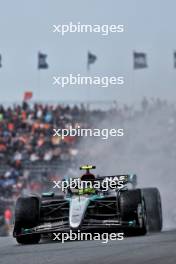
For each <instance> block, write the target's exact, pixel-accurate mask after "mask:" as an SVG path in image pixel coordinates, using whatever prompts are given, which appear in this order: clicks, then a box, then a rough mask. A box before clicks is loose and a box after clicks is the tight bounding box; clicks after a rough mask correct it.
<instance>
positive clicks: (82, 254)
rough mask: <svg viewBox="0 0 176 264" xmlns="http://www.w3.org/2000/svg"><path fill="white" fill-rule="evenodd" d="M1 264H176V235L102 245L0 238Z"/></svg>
mask: <svg viewBox="0 0 176 264" xmlns="http://www.w3.org/2000/svg"><path fill="white" fill-rule="evenodd" d="M0 263H1V264H29V263H30V264H48V263H51V264H70V263H74V264H92V263H95V264H104V263H106V264H115V263H117V264H139V263H140V264H141V263H142V264H148V263H150V264H171V263H173V264H176V231H167V232H162V233H160V234H151V235H147V236H144V237H129V238H125V239H124V240H123V241H111V242H108V243H107V244H102V243H101V242H99V241H79V242H66V243H64V244H62V243H59V242H56V243H54V242H48V241H47V242H43V243H42V242H41V243H40V244H38V245H26V246H20V245H17V244H16V242H15V240H14V239H12V238H10V237H8V238H7V237H1V238H0Z"/></svg>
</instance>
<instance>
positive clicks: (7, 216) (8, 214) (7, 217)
mask: <svg viewBox="0 0 176 264" xmlns="http://www.w3.org/2000/svg"><path fill="white" fill-rule="evenodd" d="M4 220H5V224H6V225H10V223H11V220H12V211H11V210H10V209H9V208H7V209H6V210H5V211H4Z"/></svg>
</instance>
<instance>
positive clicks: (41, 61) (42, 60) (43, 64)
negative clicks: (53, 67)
mask: <svg viewBox="0 0 176 264" xmlns="http://www.w3.org/2000/svg"><path fill="white" fill-rule="evenodd" d="M46 58H47V54H43V53H40V52H39V53H38V69H39V70H40V69H48V63H47V61H46Z"/></svg>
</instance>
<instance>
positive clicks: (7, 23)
mask: <svg viewBox="0 0 176 264" xmlns="http://www.w3.org/2000/svg"><path fill="white" fill-rule="evenodd" d="M175 11H176V1H174V0H167V1H166V0H162V1H161V0H155V1H153V0H145V1H144V0H123V1H122V0H121V1H118V0H108V1H105V0H89V1H88V0H70V1H68V0H63V1H61V0H37V1H36V0H30V1H26V0H15V1H12V0H11V1H10V0H6V1H2V0H0V53H1V54H2V65H3V67H2V68H1V69H0V92H1V97H0V101H1V102H5V101H20V100H21V99H22V95H23V93H24V91H26V90H29V91H33V93H34V99H35V100H44V101H47V100H51V101H52V100H54V101H57V102H59V101H63V100H64V101H70V100H75V101H84V100H90V101H92V100H102V101H104V100H110V101H111V100H118V101H120V102H136V101H139V100H140V99H141V98H142V97H143V96H147V97H160V98H167V99H170V100H174V99H175V98H176V69H174V68H173V52H174V50H176V15H175ZM70 21H72V22H75V23H77V22H81V23H82V24H109V25H111V24H124V25H125V33H113V34H111V35H110V36H109V37H102V36H101V35H100V34H66V35H65V36H64V37H61V36H60V37H59V36H58V35H57V34H53V33H52V25H53V24H64V23H65V24H68V23H69V22H70ZM39 50H40V51H41V52H43V53H46V54H48V58H47V61H48V64H49V66H50V67H49V69H48V70H41V71H40V72H39V71H38V70H37V53H38V51H39ZM88 50H90V51H91V52H92V53H94V54H96V55H97V57H98V60H97V62H96V63H95V64H94V65H91V71H90V72H89V74H90V75H92V76H94V75H98V74H101V75H103V76H108V75H124V76H125V85H124V86H120V87H119V86H118V87H111V88H97V87H89V88H84V87H70V88H64V89H62V88H59V87H57V86H52V76H53V75H68V74H69V73H75V74H76V73H80V74H82V75H87V74H88V73H87V71H86V55H87V51H88ZM134 50H135V51H142V52H146V53H147V55H148V64H149V68H148V69H143V70H137V71H134V70H133V60H132V53H133V51H134Z"/></svg>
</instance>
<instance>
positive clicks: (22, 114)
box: [21, 111, 27, 121]
mask: <svg viewBox="0 0 176 264" xmlns="http://www.w3.org/2000/svg"><path fill="white" fill-rule="evenodd" d="M26 118H27V114H26V111H22V112H21V119H22V120H23V121H25V120H26Z"/></svg>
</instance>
